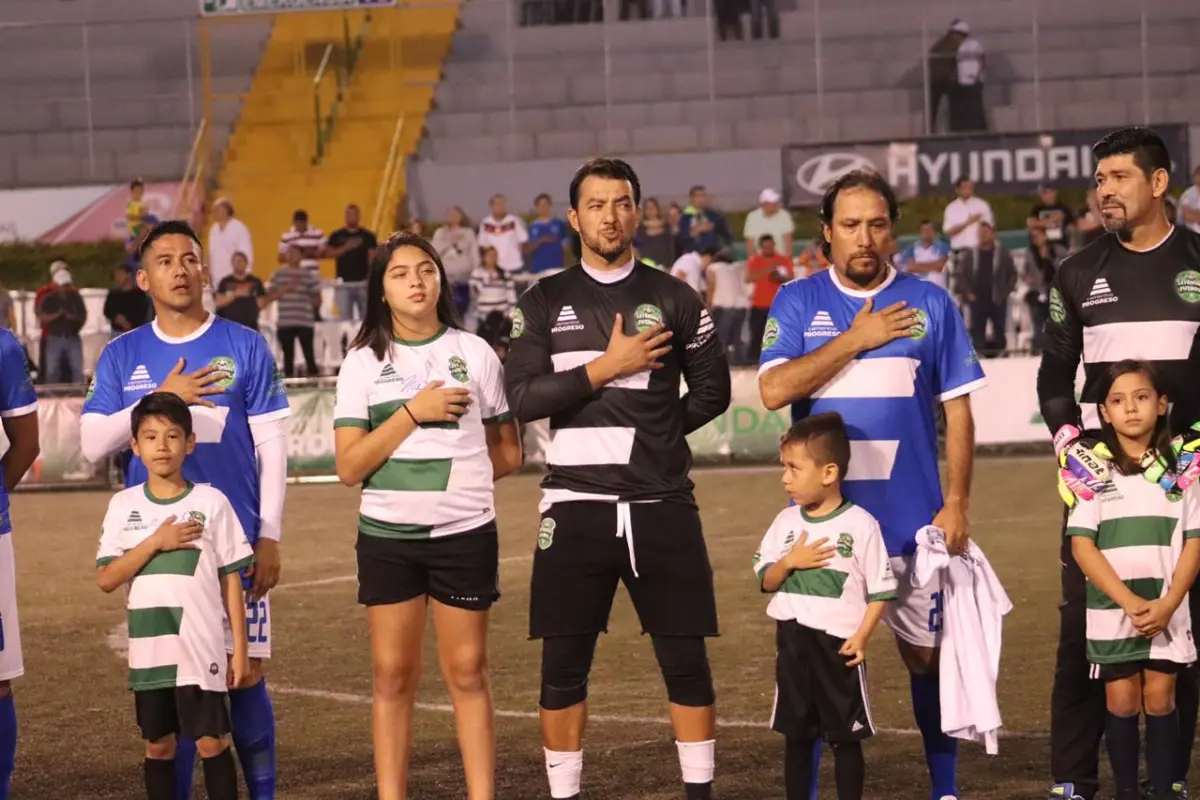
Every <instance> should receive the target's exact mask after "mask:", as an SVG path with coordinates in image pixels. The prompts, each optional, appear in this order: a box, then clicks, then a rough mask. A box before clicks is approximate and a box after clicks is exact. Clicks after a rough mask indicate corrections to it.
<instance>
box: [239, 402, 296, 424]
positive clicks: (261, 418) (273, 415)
mask: <svg viewBox="0 0 1200 800" xmlns="http://www.w3.org/2000/svg"><path fill="white" fill-rule="evenodd" d="M291 415H292V409H291V407H290V406H287V407H284V408H277V409H275V410H274V411H268V412H267V413H265V414H255V415H254V416H252V417H246V421H247V422H249V423H250V424H251V425H254V424H256V423H259V422H274V421H275V420H277V419H287V418H288V417H290V416H291Z"/></svg>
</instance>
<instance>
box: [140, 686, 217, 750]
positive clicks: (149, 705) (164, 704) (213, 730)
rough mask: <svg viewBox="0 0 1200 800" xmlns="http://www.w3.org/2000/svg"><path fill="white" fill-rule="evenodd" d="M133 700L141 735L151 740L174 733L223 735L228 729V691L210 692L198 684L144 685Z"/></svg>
mask: <svg viewBox="0 0 1200 800" xmlns="http://www.w3.org/2000/svg"><path fill="white" fill-rule="evenodd" d="M133 704H134V708H135V709H136V710H137V724H138V727H139V728H141V729H142V738H143V739H145V740H146V741H148V742H153V741H156V740H158V739H161V738H163V737H164V736H170V735H171V734H175V735H177V736H178V735H183V736H186V737H188V738H189V739H200V738H203V737H205V736H211V737H212V738H214V739H220V738H221V737H222V736H225V735H227V734H228V733H229V705H228V701H227V698H226V695H225V692H210V691H206V690H204V689H201V688H200V687H199V686H176V687H173V688H167V689H145V690H143V691H138V692H134V693H133Z"/></svg>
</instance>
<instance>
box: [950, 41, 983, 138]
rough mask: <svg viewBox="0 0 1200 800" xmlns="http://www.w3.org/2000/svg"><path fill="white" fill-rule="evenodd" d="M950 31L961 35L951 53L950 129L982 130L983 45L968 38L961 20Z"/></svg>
mask: <svg viewBox="0 0 1200 800" xmlns="http://www.w3.org/2000/svg"><path fill="white" fill-rule="evenodd" d="M950 29H951V30H954V31H957V32H958V33H961V34H962V36H963V40H962V42H960V43H959V45H958V50H957V51H956V52H955V54H954V56H955V66H956V68H957V71H958V86H957V87H955V90H954V97H953V98H952V101H951V103H950V130H952V131H957V132H970V131H986V130H987V112H986V111H985V110H984V108H983V80H984V69H983V63H984V52H983V44H982V43H981V42H980V41H979V40H978V39H975V38H973V37H972V36H971V26H970V25H968V24H967V23H966V22H964V21H963V20H961V19H957V20H955V21H954V24H953V25H951V26H950Z"/></svg>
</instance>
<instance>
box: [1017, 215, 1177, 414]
mask: <svg viewBox="0 0 1200 800" xmlns="http://www.w3.org/2000/svg"><path fill="white" fill-rule="evenodd" d="M1198 329H1200V234H1196V233H1193V232H1192V231H1190V230H1188V229H1187V228H1184V227H1180V226H1176V228H1175V230H1174V231H1172V232H1171V233H1170V234H1169V235H1168V236H1167V238H1166V239H1165V240H1164V241H1163V243H1162V244H1160V245H1159V246H1158V247H1156V248H1154V249H1153V250H1148V251H1146V252H1141V253H1139V252H1134V251H1132V250H1129V249H1127V248H1125V247H1124V246H1122V245H1121V243H1120V242H1119V241H1118V240H1117V237H1116V235H1115V234H1107V235H1105V236H1102V237H1101V238H1100V239H1098V240H1096V241H1095V242H1093V243H1092V244H1090V245H1088V246H1087V247H1085V248H1083V249H1082V250H1080V251H1079V252H1077V253H1075V254H1074V255H1072V256H1070V257H1068V258H1067V259H1065V260H1064V261H1063V262H1062V264H1061V265H1060V266H1059V268H1058V273H1057V274H1056V275H1055V277H1054V282H1053V284H1052V288H1051V289H1050V320H1049V322H1047V323H1046V346H1045V351H1044V353H1043V354H1042V363H1041V366H1040V367H1039V369H1038V379H1037V392H1038V401H1039V403H1040V404H1041V408H1042V416H1043V417H1044V418H1045V420H1046V424H1047V425H1048V426H1049V427H1050V431H1051V433H1053V432H1055V431H1057V430H1058V429H1059V428H1060V427H1062V426H1063V425H1065V424H1068V423H1070V424H1073V425H1079V426H1080V427H1082V428H1083V429H1085V430H1088V431H1092V432H1095V431H1098V430H1099V428H1100V416H1099V410H1098V408H1097V404H1098V403H1100V402H1101V401H1102V400H1103V399H1104V398H1102V397H1100V380H1101V377H1102V375H1103V373H1104V370H1105V369H1107V368H1108V366H1110V365H1111V364H1112V363H1113V362H1116V361H1120V360H1122V359H1127V358H1133V359H1139V360H1142V361H1149V362H1151V363H1153V364H1154V365H1155V367H1156V368H1157V369H1158V371H1159V373H1160V375H1161V376H1162V379H1163V381H1164V383H1165V389H1166V393H1167V398H1168V399H1169V400H1170V401H1171V403H1172V408H1171V428H1172V430H1175V431H1180V430H1184V429H1186V428H1187V427H1189V426H1190V425H1191V424H1192V423H1193V422H1196V421H1197V419H1200V350H1198V348H1197V335H1196V334H1197V330H1198ZM1080 356H1082V357H1083V369H1084V384H1083V392H1082V394H1081V396H1080V397H1079V400H1078V402H1077V401H1076V398H1075V374H1076V370H1077V369H1078V366H1079V359H1080Z"/></svg>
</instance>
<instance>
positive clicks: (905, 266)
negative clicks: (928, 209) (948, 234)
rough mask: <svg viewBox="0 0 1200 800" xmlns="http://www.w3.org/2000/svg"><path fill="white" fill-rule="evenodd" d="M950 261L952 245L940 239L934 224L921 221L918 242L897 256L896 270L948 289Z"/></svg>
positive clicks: (924, 220) (929, 221) (928, 221)
mask: <svg viewBox="0 0 1200 800" xmlns="http://www.w3.org/2000/svg"><path fill="white" fill-rule="evenodd" d="M949 260H950V245H949V243H947V242H946V240H945V239H942V238H939V237H938V235H937V230H936V229H935V228H934V227H933V222H932V221H931V220H928V219H923V220H921V226H920V236H919V237H918V239H917V241H915V242H913V243H912V244H910V245H909V246H908V247H906V248H904V249H903V250H901V251H900V253H899V254H898V255H897V256H896V259H895V266H896V269H899V270H902V271H904V272H911V273H913V274H914V275H919V276H921V277H922V278H924V279H925V280H927V281H929V282H930V283H935V284H937V285H938V286H940V287H942V288H943V289H945V288H946V277H947V272H946V263H947V262H948V261H949Z"/></svg>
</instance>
